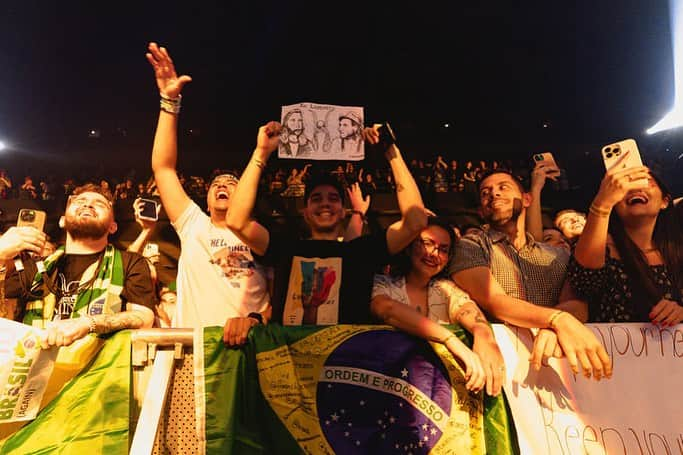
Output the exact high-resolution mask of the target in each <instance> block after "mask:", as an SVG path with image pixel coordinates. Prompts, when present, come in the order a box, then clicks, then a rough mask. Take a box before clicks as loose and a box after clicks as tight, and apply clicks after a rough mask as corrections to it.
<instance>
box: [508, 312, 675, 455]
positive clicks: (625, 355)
mask: <svg viewBox="0 0 683 455" xmlns="http://www.w3.org/2000/svg"><path fill="white" fill-rule="evenodd" d="M588 327H589V328H591V329H592V330H593V331H594V332H595V334H596V335H597V337H598V339H599V340H601V341H602V343H603V344H604V346H605V349H606V350H607V353H608V354H609V355H610V357H611V358H612V361H613V365H614V373H613V375H612V378H611V379H603V380H601V381H595V380H593V379H587V378H585V377H583V376H574V375H573V374H572V372H571V369H570V368H569V364H568V363H567V361H566V360H565V359H551V360H550V361H549V366H547V367H542V368H541V371H539V372H535V371H534V370H533V369H531V368H530V365H529V355H530V351H531V348H532V346H533V339H532V337H531V334H530V333H529V330H528V329H519V328H516V327H510V328H508V327H506V326H503V325H499V324H496V325H494V332H495V334H496V339H497V340H498V344H499V346H500V349H501V351H502V353H503V356H504V357H505V363H506V367H507V378H506V383H505V386H504V388H505V393H506V395H507V398H508V400H509V402H510V407H511V409H512V414H513V417H514V422H515V427H516V428H517V434H518V438H519V445H520V449H521V453H523V454H534V455H535V454H547V455H555V454H558V455H568V454H591V455H593V454H596V455H603V454H648V455H654V454H674V453H675V454H680V453H683V431H682V430H683V428H682V424H681V422H683V406H682V404H683V399H682V398H681V396H680V394H681V384H682V383H683V361H682V360H681V357H683V325H678V326H675V327H673V328H665V329H659V328H657V327H655V326H653V325H652V324H588Z"/></svg>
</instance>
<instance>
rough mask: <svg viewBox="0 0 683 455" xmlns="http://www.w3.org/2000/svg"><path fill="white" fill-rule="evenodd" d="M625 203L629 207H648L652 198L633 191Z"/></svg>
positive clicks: (627, 196) (641, 192)
mask: <svg viewBox="0 0 683 455" xmlns="http://www.w3.org/2000/svg"><path fill="white" fill-rule="evenodd" d="M625 202H626V205H628V206H633V205H637V204H642V205H646V204H647V203H648V202H650V198H649V197H648V196H647V194H645V192H643V191H633V192H631V193H628V194H627V195H626V198H625Z"/></svg>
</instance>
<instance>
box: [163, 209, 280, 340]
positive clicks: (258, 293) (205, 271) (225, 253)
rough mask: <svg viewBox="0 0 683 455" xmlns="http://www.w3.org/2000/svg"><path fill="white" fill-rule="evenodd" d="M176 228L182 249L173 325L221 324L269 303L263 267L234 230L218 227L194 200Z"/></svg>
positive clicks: (202, 325)
mask: <svg viewBox="0 0 683 455" xmlns="http://www.w3.org/2000/svg"><path fill="white" fill-rule="evenodd" d="M173 227H174V228H175V230H176V232H177V233H178V237H180V247H181V250H180V259H179V261H178V276H177V278H176V283H177V288H178V303H177V307H176V316H175V318H174V320H173V326H174V327H185V328H197V327H210V326H221V327H222V326H223V325H224V324H225V321H226V320H227V319H228V318H232V317H239V316H246V315H247V314H249V313H251V312H252V311H254V312H259V311H262V310H264V309H265V308H266V307H267V305H268V303H269V296H268V287H267V281H266V275H265V272H264V269H263V268H262V267H260V266H258V265H257V264H255V263H254V258H253V257H252V255H251V251H250V250H249V248H248V247H247V246H246V245H245V244H244V243H243V242H242V241H241V240H240V239H238V238H237V236H236V235H235V234H233V232H232V231H231V230H230V229H227V228H220V227H216V226H214V225H213V224H212V223H211V219H210V218H209V216H208V215H207V214H206V213H204V212H203V211H202V210H201V209H200V208H199V206H198V205H197V204H195V203H194V202H191V203H190V204H189V206H188V207H187V209H185V211H184V212H183V213H182V215H180V217H178V219H177V220H176V221H175V223H173Z"/></svg>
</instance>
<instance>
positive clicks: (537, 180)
mask: <svg viewBox="0 0 683 455" xmlns="http://www.w3.org/2000/svg"><path fill="white" fill-rule="evenodd" d="M559 175H560V170H559V169H558V168H556V167H554V166H548V165H547V164H544V163H542V162H537V163H536V167H534V170H533V171H531V188H530V189H529V193H530V194H531V205H529V207H527V209H526V220H525V221H526V230H527V232H528V233H529V234H531V235H532V236H533V237H534V239H536V241H538V242H540V241H542V240H543V212H542V207H541V192H542V191H543V187H544V186H545V180H546V179H547V178H549V179H551V180H557V177H558V176H559Z"/></svg>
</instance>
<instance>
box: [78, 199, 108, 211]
mask: <svg viewBox="0 0 683 455" xmlns="http://www.w3.org/2000/svg"><path fill="white" fill-rule="evenodd" d="M69 205H74V206H76V207H83V206H84V205H90V206H92V207H95V208H98V209H102V210H109V209H110V208H111V202H109V201H107V200H105V199H95V198H88V197H84V196H71V197H70V198H69Z"/></svg>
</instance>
